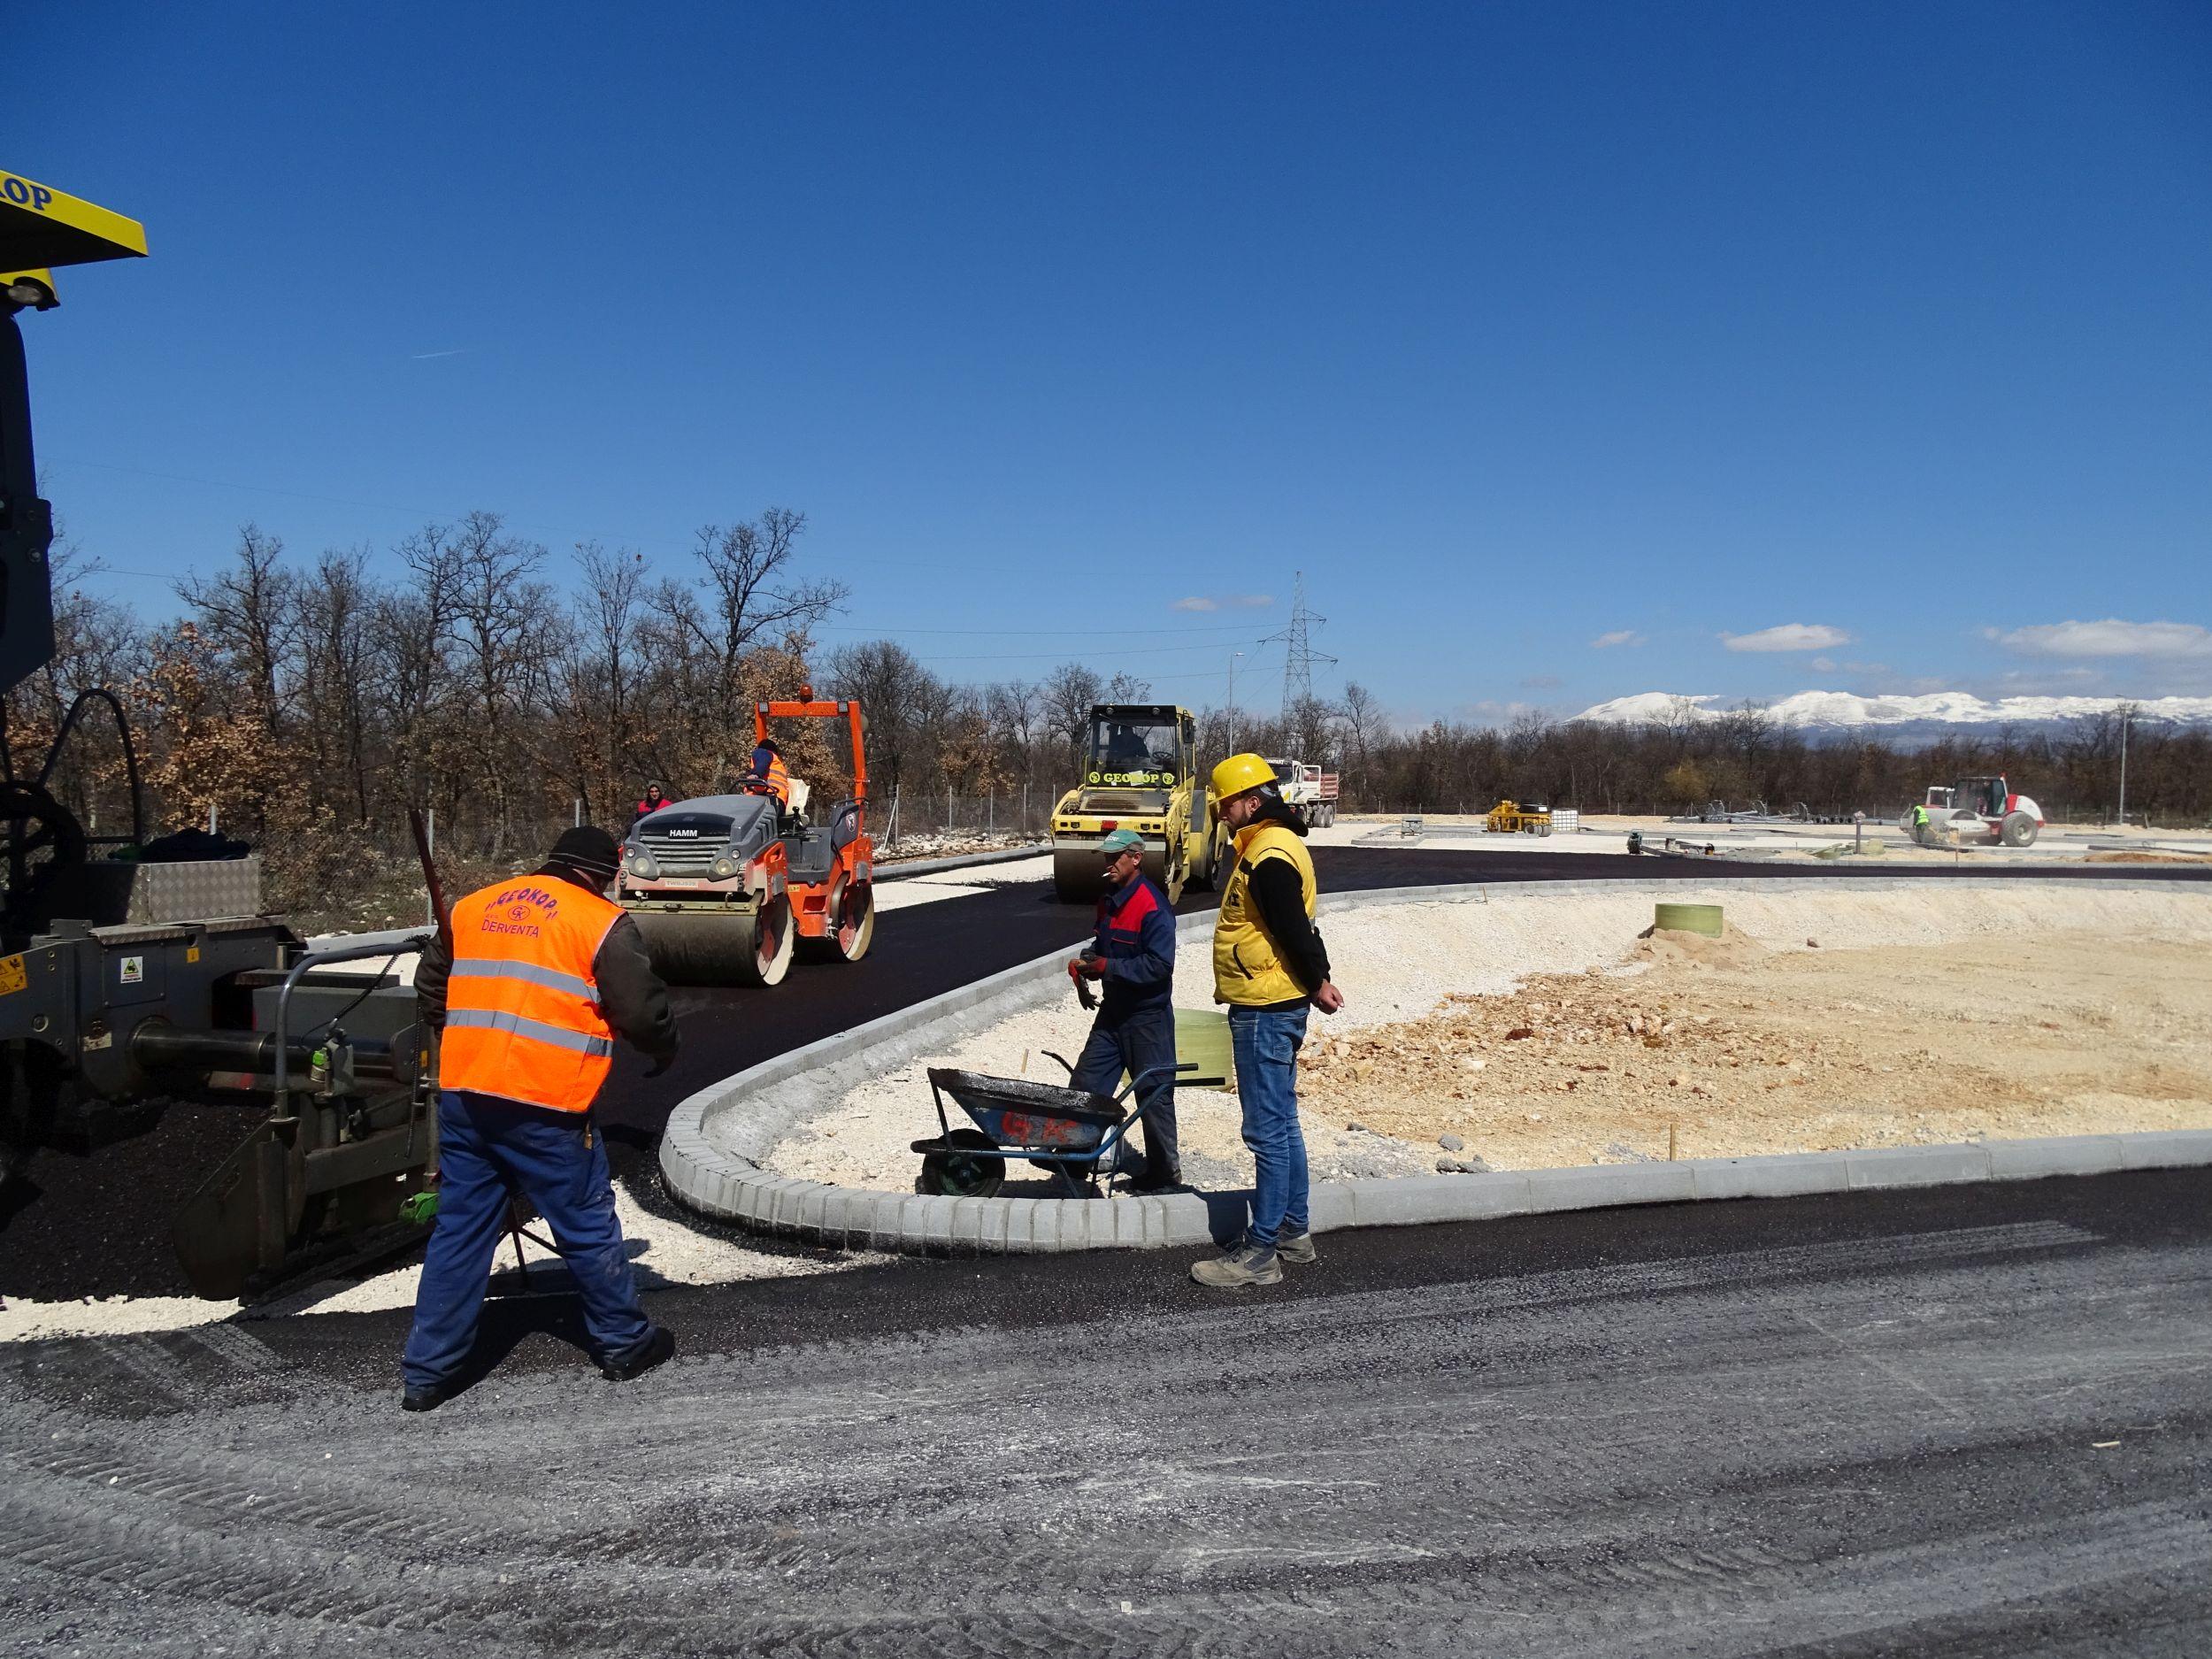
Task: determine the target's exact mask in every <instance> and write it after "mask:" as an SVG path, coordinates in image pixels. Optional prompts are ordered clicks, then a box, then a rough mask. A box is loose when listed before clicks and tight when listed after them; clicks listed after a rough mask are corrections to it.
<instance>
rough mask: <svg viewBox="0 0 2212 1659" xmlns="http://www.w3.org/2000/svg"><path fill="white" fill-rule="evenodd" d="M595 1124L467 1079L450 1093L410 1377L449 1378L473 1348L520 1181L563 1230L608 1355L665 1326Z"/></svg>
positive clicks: (587, 1320) (560, 1234)
mask: <svg viewBox="0 0 2212 1659" xmlns="http://www.w3.org/2000/svg"><path fill="white" fill-rule="evenodd" d="M587 1130H588V1119H587V1118H585V1117H584V1115H583V1114H582V1113H581V1112H556V1111H544V1110H540V1109H539V1108H537V1107H534V1106H518V1105H515V1104H512V1103H511V1102H505V1101H496V1100H491V1099H488V1098H487V1097H486V1096H484V1095H481V1094H464V1093H461V1092H460V1091H458V1090H456V1089H448V1090H446V1091H445V1092H444V1093H442V1094H440V1095H439V1096H438V1171H439V1179H438V1219H437V1223H436V1225H435V1226H434V1228H433V1229H432V1231H431V1234H430V1244H429V1248H427V1249H426V1250H425V1251H424V1253H423V1259H422V1283H421V1285H420V1286H419V1288H418V1289H417V1291H416V1293H415V1326H414V1329H413V1330H411V1331H410V1332H409V1333H407V1351H406V1353H405V1355H404V1356H403V1358H402V1360H401V1362H400V1369H401V1371H403V1373H404V1375H405V1377H406V1379H407V1384H408V1386H410V1387H412V1388H427V1387H435V1386H439V1385H440V1384H442V1383H445V1382H448V1381H449V1380H450V1379H452V1377H453V1375H454V1373H455V1372H456V1371H459V1370H460V1368H461V1363H462V1362H463V1361H464V1360H465V1359H466V1358H467V1357H468V1352H469V1349H470V1348H471V1347H472V1346H473V1345H474V1343H475V1341H476V1320H477V1316H478V1315H479V1314H480V1312H481V1311H482V1310H483V1307H484V1293H485V1291H486V1290H487V1289H488V1287H489V1285H490V1280H491V1271H492V1258H493V1256H495V1255H496V1254H497V1252H498V1249H499V1246H500V1241H501V1240H502V1239H503V1238H504V1237H505V1234H506V1227H507V1196H508V1194H509V1192H510V1190H519V1191H520V1192H522V1193H524V1194H527V1195H528V1197H529V1199H530V1202H532V1203H534V1204H535V1205H536V1206H537V1207H538V1213H539V1214H540V1215H541V1216H542V1217H545V1222H546V1225H548V1226H549V1228H551V1229H552V1233H553V1241H554V1242H555V1243H556V1244H557V1245H559V1246H560V1247H561V1254H562V1256H563V1258H564V1259H565V1261H566V1262H567V1263H568V1269H569V1271H570V1273H571V1274H572V1276H573V1277H574V1279H575V1280H576V1288H577V1290H578V1292H579V1293H580V1294H581V1295H582V1297H583V1299H584V1328H585V1330H586V1331H588V1333H590V1336H591V1340H592V1344H593V1346H594V1347H595V1348H596V1349H597V1350H598V1353H599V1357H600V1358H601V1360H602V1361H603V1362H607V1361H611V1362H614V1363H620V1362H621V1361H623V1360H625V1359H627V1358H629V1357H630V1356H632V1355H634V1353H635V1352H636V1351H637V1350H638V1349H639V1348H642V1347H643V1346H644V1344H645V1342H646V1340H647V1339H648V1338H649V1337H650V1336H651V1335H652V1334H653V1325H652V1322H651V1321H650V1320H649V1319H648V1318H647V1317H645V1310H643V1309H642V1308H641V1307H639V1306H638V1299H637V1286H636V1284H635V1282H634V1279H632V1277H631V1273H630V1258H629V1256H627V1255H626V1254H625V1253H624V1250H623V1248H622V1224H621V1222H619V1221H618V1220H617V1219H616V1217H615V1213H614V1187H613V1186H612V1184H611V1182H610V1181H609V1180H608V1179H607V1151H606V1148H605V1147H604V1146H603V1144H602V1143H601V1141H600V1139H599V1136H598V1134H597V1133H595V1132H594V1133H587Z"/></svg>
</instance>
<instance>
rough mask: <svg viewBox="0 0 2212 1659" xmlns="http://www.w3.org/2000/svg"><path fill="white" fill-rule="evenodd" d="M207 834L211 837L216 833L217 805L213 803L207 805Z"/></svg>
mask: <svg viewBox="0 0 2212 1659" xmlns="http://www.w3.org/2000/svg"><path fill="white" fill-rule="evenodd" d="M207 833H209V834H211V835H212V834H213V833H215V803H214V802H212V801H210V802H209V803H207Z"/></svg>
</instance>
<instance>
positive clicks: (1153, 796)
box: [1052, 703, 1225, 904]
mask: <svg viewBox="0 0 2212 1659" xmlns="http://www.w3.org/2000/svg"><path fill="white" fill-rule="evenodd" d="M1117 829H1128V830H1134V831H1136V832H1137V833H1138V834H1140V835H1141V836H1143V837H1144V872H1145V874H1147V875H1148V876H1150V877H1151V878H1152V879H1154V880H1155V881H1156V882H1158V883H1159V884H1160V886H1161V887H1163V888H1164V889H1165V890H1166V892H1167V896H1168V902H1169V903H1171V904H1172V903H1174V902H1176V901H1177V900H1179V899H1180V898H1181V897H1182V896H1183V888H1184V887H1185V886H1186V885H1189V886H1194V887H1210V886H1212V885H1213V879H1214V870H1215V868H1216V866H1217V864H1218V862H1219V860H1220V857H1221V852H1222V846H1223V842H1224V840H1225V837H1224V835H1223V833H1222V827H1221V819H1220V815H1219V813H1218V812H1217V810H1216V803H1215V802H1214V798H1213V795H1212V794H1211V793H1210V791H1209V790H1208V789H1207V787H1206V783H1205V780H1204V778H1203V776H1202V773H1201V772H1200V769H1199V764H1198V718H1197V717H1196V716H1195V715H1194V714H1192V713H1191V711H1190V710H1188V709H1184V708H1178V707H1177V706H1176V705H1175V704H1173V703H1097V704H1094V706H1093V707H1092V709H1091V730H1090V741H1089V742H1088V744H1087V746H1086V749H1085V754H1084V761H1083V780H1082V782H1080V783H1079V784H1078V785H1076V787H1074V788H1072V789H1071V790H1069V791H1068V792H1067V794H1065V795H1062V796H1061V797H1060V802H1059V804H1058V805H1057V806H1056V807H1054V808H1053V810H1052V885H1053V887H1054V889H1055V890H1056V892H1057V893H1058V894H1059V895H1060V896H1061V897H1062V898H1063V899H1066V900H1068V901H1070V902H1079V903H1086V904H1087V903H1089V902H1091V901H1093V900H1094V899H1096V898H1097V897H1098V896H1099V895H1100V893H1101V892H1102V890H1103V888H1102V880H1103V878H1104V876H1105V872H1106V866H1105V863H1104V861H1103V860H1102V858H1101V857H1100V856H1099V851H1098V844H1099V842H1100V841H1103V840H1104V839H1105V838H1106V836H1107V835H1108V834H1109V833H1110V832H1111V831H1114V830H1117Z"/></svg>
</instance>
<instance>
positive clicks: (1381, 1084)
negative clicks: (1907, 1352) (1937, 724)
mask: <svg viewBox="0 0 2212 1659" xmlns="http://www.w3.org/2000/svg"><path fill="white" fill-rule="evenodd" d="M2204 964H2205V953H2204V947H2203V946H2202V945H2201V944H2200V943H2177V942H2173V941H2138V940H2124V939H2121V940H2116V939H2112V938H2108V937H2105V936H2103V935H2101V934H2098V933H2088V932H2072V933H2045V934H2040V935H2038V936H2035V937H2032V938H2026V939H2021V938H2011V939H1995V940H1988V939H1985V940H1971V941H1962V942H1959V943H1955V944H1952V945H1947V946H1944V947H1940V948H1936V949H1929V948H1925V947H1914V948H1901V947H1890V948H1886V949H1862V950H1828V949H1803V950H1799V951H1797V952H1794V953H1791V954H1783V953H1778V952H1773V951H1770V950H1768V949H1766V948H1765V947H1763V946H1762V945H1760V944H1758V943H1757V942H1756V941H1752V940H1749V939H1747V938H1746V937H1745V936H1743V935H1742V934H1740V933H1737V934H1733V935H1732V937H1730V938H1728V939H1725V940H1722V941H1704V940H1701V939H1697V938H1696V937H1695V936H1694V935H1690V934H1678V933H1669V934H1659V935H1655V937H1653V938H1652V939H1649V940H1646V941H1640V944H1639V946H1638V947H1637V949H1635V950H1634V951H1633V952H1632V960H1631V962H1630V963H1629V964H1625V965H1624V967H1623V968H1621V969H1618V970H1612V971H1607V970H1591V971H1587V972H1583V973H1579V974H1545V975H1538V976H1535V977H1533V978H1532V979H1530V980H1529V981H1528V982H1527V984H1526V985H1525V986H1524V987H1523V988H1522V989H1521V991H1520V992H1519V993H1518V994H1517V995H1512V996H1505V997H1497V996H1479V995H1455V996H1454V997H1453V998H1452V999H1451V1000H1450V1002H1448V1006H1447V1007H1446V1009H1445V1010H1442V1011H1441V1012H1440V1013H1438V1014H1436V1015H1434V1016H1432V1017H1430V1018H1424V1019H1419V1020H1413V1021H1407V1022H1403V1023H1400V1024H1396V1025H1388V1026H1385V1027H1381V1028H1379V1029H1373V1030H1370V1031H1366V1032H1361V1033H1348V1034H1347V1035H1346V1036H1344V1037H1341V1038H1325V1039H1324V1040H1323V1041H1320V1042H1318V1043H1317V1044H1316V1045H1314V1047H1313V1048H1311V1050H1310V1053H1309V1056H1308V1058H1307V1064H1306V1065H1305V1067H1304V1078H1303V1090H1304V1094H1305V1098H1306V1101H1307V1102H1309V1104H1310V1108H1311V1110H1313V1111H1315V1112H1316V1113H1317V1114H1322V1115H1328V1114H1338V1115H1343V1114H1349V1115H1352V1116H1356V1117H1357V1118H1360V1119H1361V1120H1362V1121H1363V1122H1364V1123H1366V1124H1367V1125H1369V1126H1370V1127H1371V1128H1373V1129H1376V1130H1379V1131H1380V1132H1382V1133H1387V1134H1390V1135H1393V1136H1394V1137H1397V1138H1399V1139H1401V1140H1404V1141H1411V1142H1415V1143H1417V1144H1434V1143H1435V1142H1436V1141H1438V1139H1439V1137H1440V1136H1444V1135H1456V1136H1458V1137H1459V1138H1461V1139H1462V1140H1463V1141H1464V1143H1465V1145H1464V1150H1463V1152H1459V1153H1457V1154H1456V1156H1460V1157H1462V1158H1464V1159H1467V1160H1472V1159H1474V1158H1476V1157H1479V1158H1481V1159H1483V1160H1485V1161H1486V1163H1487V1164H1489V1166H1490V1167H1491V1168H1494V1169H1538V1168H1546V1167H1551V1166H1555V1165H1560V1164H1578V1163H1584V1162H1591V1161H1595V1162H1600V1163H1620V1162H1629V1161H1635V1160H1641V1159H1645V1158H1664V1157H1666V1156H1668V1151H1669V1143H1670V1136H1671V1137H1672V1140H1673V1141H1674V1144H1675V1147H1676V1148H1677V1151H1678V1156H1682V1157H1713V1156H1742V1155H1748V1154H1756V1153H1776V1152H1806V1151H1816V1150H1821V1149H1824V1148H1837V1147H1886V1146H1898V1145H1913V1144H1924V1143H1929V1142H1955V1141H1966V1140H1970V1139H1974V1138H1978V1137H1980V1136H1985V1135H1986V1136H1999V1137H2008V1138H2009V1137H2019V1136H2031V1135H2061V1134H2087V1133H2108V1132H2110V1131H2113V1130H2135V1129H2177V1128H2205V1127H2212V973H2208V972H2206V970H2205V965H2204Z"/></svg>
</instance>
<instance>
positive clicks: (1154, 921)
mask: <svg viewBox="0 0 2212 1659" xmlns="http://www.w3.org/2000/svg"><path fill="white" fill-rule="evenodd" d="M1091 954H1092V955H1094V956H1098V957H1100V958H1102V960H1103V961H1104V963H1105V964H1106V971H1105V973H1104V975H1103V976H1102V979H1100V982H1099V983H1100V985H1101V987H1102V989H1103V991H1104V995H1103V996H1102V999H1101V1002H1102V1006H1101V1008H1100V1010H1099V1012H1100V1014H1101V1016H1102V1018H1110V1019H1118V1018H1120V1017H1121V1016H1123V1015H1125V1014H1133V1013H1136V1012H1138V1011H1139V1010H1143V1009H1148V1008H1166V1007H1168V1006H1169V1005H1170V1003H1171V1002H1172V1000H1173V996H1174V991H1175V912H1174V911H1173V910H1170V909H1169V908H1168V902H1167V895H1166V894H1164V893H1163V892H1161V891H1160V889H1159V887H1157V886H1156V884H1155V883H1153V882H1152V881H1151V880H1150V879H1148V878H1147V877H1146V876H1145V875H1144V874H1143V873H1142V872H1139V873H1138V874H1136V875H1134V876H1132V877H1131V878H1130V879H1129V884H1128V885H1127V886H1126V887H1119V888H1117V889H1116V890H1115V891H1114V892H1111V893H1109V894H1108V895H1106V896H1105V897H1104V898H1102V899H1101V900H1099V902H1098V932H1097V933H1096V935H1095V936H1094V938H1093V939H1092V941H1091Z"/></svg>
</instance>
